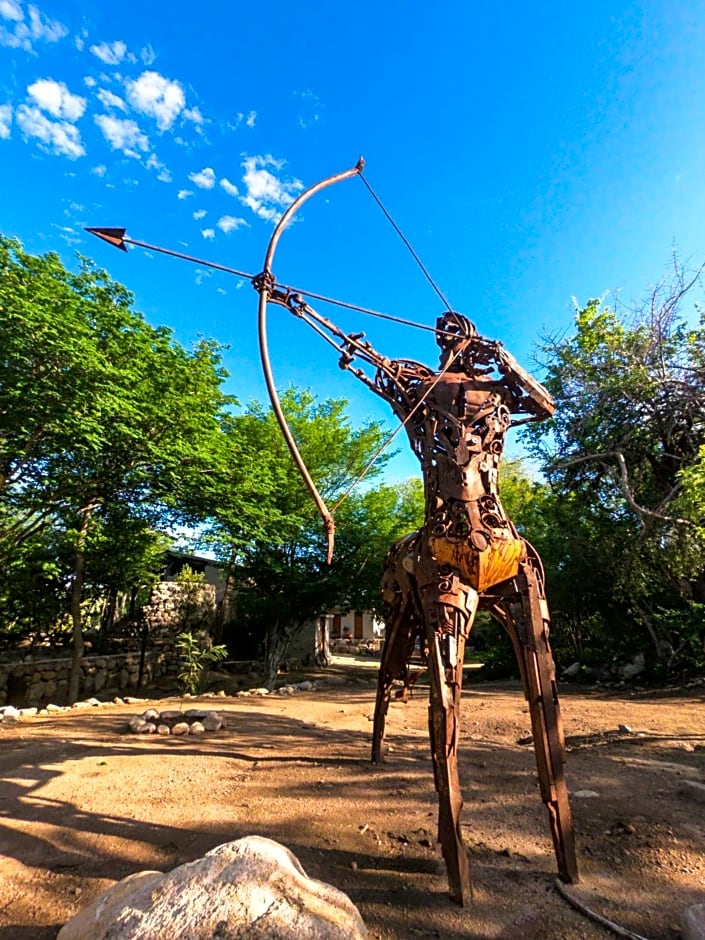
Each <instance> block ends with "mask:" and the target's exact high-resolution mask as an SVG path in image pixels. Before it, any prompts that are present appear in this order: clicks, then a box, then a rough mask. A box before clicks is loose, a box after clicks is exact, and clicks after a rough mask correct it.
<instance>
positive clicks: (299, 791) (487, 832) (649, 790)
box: [0, 664, 705, 940]
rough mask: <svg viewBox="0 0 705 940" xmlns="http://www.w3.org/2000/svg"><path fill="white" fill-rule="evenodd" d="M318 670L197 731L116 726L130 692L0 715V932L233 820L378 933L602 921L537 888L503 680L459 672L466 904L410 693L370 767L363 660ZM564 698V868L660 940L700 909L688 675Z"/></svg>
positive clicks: (231, 828)
mask: <svg viewBox="0 0 705 940" xmlns="http://www.w3.org/2000/svg"><path fill="white" fill-rule="evenodd" d="M370 665H371V664H370ZM337 672H338V676H337V678H338V683H340V682H341V681H342V679H341V675H340V673H341V672H342V673H343V674H344V675H345V676H347V678H348V680H349V681H348V682H347V684H344V685H343V684H335V685H333V684H328V683H326V684H323V683H321V684H320V685H319V686H318V687H317V688H316V689H315V690H314V691H310V692H299V693H298V694H296V695H294V696H287V697H283V696H280V695H270V696H267V697H261V698H255V697H247V698H237V697H229V696H228V697H226V698H215V699H212V698H210V699H206V700H205V701H206V702H207V705H208V707H209V708H210V707H217V708H218V709H219V711H221V712H222V714H223V715H224V716H225V717H226V720H227V729H226V731H225V732H219V733H217V734H210V735H206V736H199V737H197V738H196V737H187V738H177V737H167V738H163V737H157V736H143V735H129V734H126V733H125V729H126V724H127V719H128V718H129V717H130V716H132V715H135V714H138V713H139V712H140V711H142V710H143V709H144V708H146V707H147V706H146V705H144V706H142V705H106V706H103V707H100V708H92V709H90V710H81V709H76V710H72V711H70V712H63V713H59V714H57V715H56V716H47V717H35V718H25V719H23V720H22V721H21V722H18V723H16V724H11V723H3V724H1V725H0V773H1V775H2V777H3V788H2V792H1V794H0V817H1V829H0V853H1V855H2V866H1V867H0V940H49V938H53V937H55V936H56V933H57V931H58V929H59V927H60V926H61V925H62V924H63V923H64V922H65V921H67V920H68V919H69V918H70V917H71V916H72V915H73V914H75V913H76V912H77V911H78V910H79V909H80V908H81V907H83V906H85V905H86V904H87V903H88V902H89V901H91V900H92V899H93V898H94V897H96V895H97V894H99V893H100V892H101V891H103V890H104V889H106V888H108V887H109V886H110V885H112V884H113V883H114V882H115V881H116V880H118V879H121V878H124V877H125V876H126V875H128V874H130V873H132V872H135V871H140V870H143V869H158V870H168V869H170V868H173V867H174V866H176V865H179V864H181V863H183V862H186V861H190V860H192V859H194V858H196V857H198V856H200V855H202V854H203V853H204V852H206V851H208V850H209V849H211V848H213V847H214V846H216V845H219V844H221V843H223V842H227V841H230V840H232V839H237V838H240V837H241V836H244V835H249V834H259V835H264V836H268V837H270V838H273V839H276V840H277V841H279V842H281V843H283V844H284V845H286V846H288V847H289V848H290V849H291V850H292V851H293V852H294V854H295V855H297V856H298V858H299V860H300V861H301V863H302V864H303V866H304V868H305V869H306V871H307V872H308V874H309V875H311V876H312V877H316V878H320V879H322V880H325V881H328V882H330V883H332V884H334V885H336V886H337V887H339V888H341V889H342V890H343V891H345V892H346V893H347V894H348V895H349V896H350V898H351V899H352V900H353V902H354V903H355V904H356V905H357V906H358V908H359V910H360V912H361V913H362V916H363V918H364V920H365V923H366V924H367V926H368V929H369V932H370V937H371V938H378V940H391V938H400V940H401V938H403V940H407V938H413V937H441V938H460V937H463V938H478V940H495V938H496V940H510V938H522V940H539V938H541V940H546V938H548V940H554V938H555V940H578V938H595V940H597V938H605V937H609V936H612V934H610V933H608V932H607V931H605V930H604V928H602V927H600V926H598V925H596V924H595V923H593V922H592V921H590V920H588V919H586V918H585V917H584V916H582V915H581V914H579V913H577V912H576V911H574V910H573V909H572V908H571V907H570V906H569V905H568V904H567V903H566V901H565V900H564V899H563V898H561V897H560V896H559V894H558V893H557V892H556V890H555V887H554V880H555V867H554V858H553V854H552V848H551V842H550V835H549V828H548V820H547V816H546V811H545V809H544V807H543V804H542V803H541V801H540V798H539V793H538V787H537V780H536V772H535V765H534V757H533V748H532V746H531V744H530V743H526V740H527V737H528V735H529V716H528V711H527V709H526V705H525V702H524V700H523V697H522V694H521V692H520V689H519V687H518V686H515V685H513V684H484V683H478V684H471V685H469V686H468V687H467V689H466V691H465V692H464V695H463V699H464V716H463V743H462V752H461V762H460V769H461V781H462V785H463V791H464V796H465V808H464V810H463V831H464V837H465V840H466V842H467V847H468V852H469V856H470V862H471V870H472V875H473V879H474V890H475V898H474V901H473V903H472V905H471V906H470V907H469V908H467V909H464V910H463V909H461V908H459V907H457V906H455V905H453V904H452V903H451V902H450V901H449V900H448V896H447V885H446V879H445V870H444V867H443V863H442V860H441V856H440V851H439V847H438V845H437V844H436V842H435V820H436V795H435V791H434V788H433V776H432V769H431V760H430V751H429V746H428V738H427V732H426V701H425V689H424V688H423V687H422V686H421V685H419V686H418V687H417V691H416V694H415V696H414V698H413V699H412V700H411V701H410V702H409V703H408V704H406V705H404V704H402V703H394V704H393V705H392V708H391V709H390V716H389V722H388V731H389V735H388V741H389V745H390V752H389V756H388V760H387V762H386V763H385V764H384V765H381V766H372V765H371V764H370V761H369V745H370V735H371V727H372V726H371V720H370V719H371V716H372V709H373V703H374V672H373V671H372V670H371V669H369V668H368V669H367V670H366V671H365V670H363V669H362V668H361V667H360V668H357V669H356V668H354V667H348V668H347V670H346V668H345V667H342V668H339V669H338V670H337ZM561 692H562V707H563V716H564V721H565V728H566V734H567V743H568V750H569V753H568V764H567V773H568V784H569V788H570V791H571V794H572V807H573V814H574V818H575V826H576V832H577V841H578V852H579V862H580V867H581V876H582V882H581V884H580V885H579V886H576V887H575V888H572V889H571V890H572V891H573V893H574V894H575V896H576V897H578V898H579V899H580V900H581V901H583V903H586V904H587V905H588V906H589V907H591V908H593V909H594V910H596V911H597V912H599V913H600V914H602V915H603V916H605V917H608V918H610V919H611V920H614V921H616V922H618V923H619V924H621V925H622V926H624V927H626V928H628V929H630V930H632V931H635V932H636V933H638V934H640V935H642V936H644V937H647V938H650V940H665V938H675V937H678V936H680V929H679V921H680V916H681V913H682V911H683V910H684V909H685V908H686V907H688V906H689V905H691V904H696V903H705V855H704V853H703V846H704V845H705V838H704V837H705V816H704V813H703V810H704V808H705V804H703V802H702V799H703V797H702V794H701V793H698V792H697V787H693V786H692V785H691V784H692V783H693V782H695V783H698V782H700V783H703V782H705V720H704V719H705V686H702V685H701V686H697V687H692V688H688V689H679V690H670V691H661V692H653V691H651V692H632V693H631V694H630V693H628V692H624V693H621V694H608V693H606V692H597V691H588V690H585V689H582V688H578V687H570V686H567V685H564V686H563V687H562V689H561ZM194 704H195V701H194V700H193V699H185V700H180V699H174V698H171V699H165V700H163V701H162V702H161V703H160V707H164V708H174V707H176V708H178V707H184V708H190V707H193V706H194ZM620 726H622V728H621V730H620ZM522 742H524V743H522ZM586 791H588V793H589V792H592V793H593V794H595V793H596V794H598V796H594V795H592V796H590V795H588V793H586ZM698 798H699V799H698ZM699 800H700V801H699ZM87 940H90V938H87Z"/></svg>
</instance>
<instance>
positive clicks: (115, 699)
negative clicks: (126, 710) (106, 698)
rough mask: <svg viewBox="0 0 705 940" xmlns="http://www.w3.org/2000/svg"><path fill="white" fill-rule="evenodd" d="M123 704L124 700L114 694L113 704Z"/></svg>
mask: <svg viewBox="0 0 705 940" xmlns="http://www.w3.org/2000/svg"><path fill="white" fill-rule="evenodd" d="M124 704H125V700H124V699H121V698H120V696H119V695H116V696H115V698H114V699H113V705H124Z"/></svg>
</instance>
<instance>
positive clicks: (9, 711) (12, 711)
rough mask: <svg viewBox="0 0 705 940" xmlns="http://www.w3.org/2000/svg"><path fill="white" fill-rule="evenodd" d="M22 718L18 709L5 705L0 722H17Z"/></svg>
mask: <svg viewBox="0 0 705 940" xmlns="http://www.w3.org/2000/svg"><path fill="white" fill-rule="evenodd" d="M21 717H22V714H21V712H20V710H19V709H18V708H15V706H14V705H6V706H5V707H4V708H3V709H2V720H3V721H19V720H20V718H21Z"/></svg>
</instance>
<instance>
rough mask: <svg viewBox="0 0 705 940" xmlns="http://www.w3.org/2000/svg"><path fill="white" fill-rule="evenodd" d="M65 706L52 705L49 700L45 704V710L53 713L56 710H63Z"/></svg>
mask: <svg viewBox="0 0 705 940" xmlns="http://www.w3.org/2000/svg"><path fill="white" fill-rule="evenodd" d="M65 711H66V708H65V707H64V706H63V705H54V703H53V702H49V704H48V705H47V712H49V713H50V714H54V713H56V712H65Z"/></svg>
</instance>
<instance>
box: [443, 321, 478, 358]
mask: <svg viewBox="0 0 705 940" xmlns="http://www.w3.org/2000/svg"><path fill="white" fill-rule="evenodd" d="M476 338H477V329H476V327H475V324H474V323H472V322H471V321H470V320H468V318H467V317H464V316H463V315H462V314H461V313H455V312H454V311H452V310H449V311H448V312H447V313H444V314H443V315H442V316H440V317H438V319H437V320H436V342H437V343H438V345H439V346H440V347H441V368H442V369H443V368H445V366H446V364H447V362H448V361H449V359H450V357H451V356H452V357H453V359H454V360H456V359H457V360H459V359H461V353H462V352H463V350H464V349H466V348H467V347H468V346H469V345H470V344H471V343H472V342H473V340H475V339H476Z"/></svg>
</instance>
